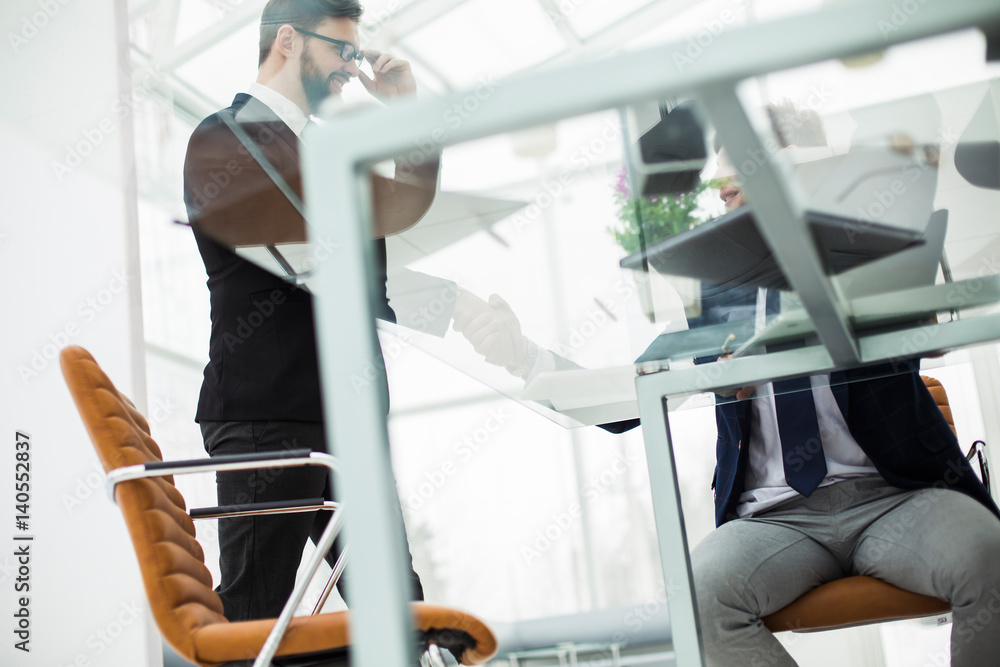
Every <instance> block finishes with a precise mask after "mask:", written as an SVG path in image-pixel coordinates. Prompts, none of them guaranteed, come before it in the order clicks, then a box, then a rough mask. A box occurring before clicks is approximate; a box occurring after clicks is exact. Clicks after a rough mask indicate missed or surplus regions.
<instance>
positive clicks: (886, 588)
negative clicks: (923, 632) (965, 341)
mask: <svg viewBox="0 0 1000 667" xmlns="http://www.w3.org/2000/svg"><path fill="white" fill-rule="evenodd" d="M921 379H923V381H924V384H926V385H927V388H928V389H929V390H930V392H931V396H933V397H934V402H935V403H937V405H938V407H939V408H940V409H941V413H942V414H943V415H944V418H945V420H947V422H948V424H949V425H950V426H951V430H952V431H954V430H955V420H954V418H953V417H952V414H951V407H950V406H949V404H948V394H947V393H945V390H944V387H943V386H942V385H941V383H940V382H938V381H937V380H935V379H934V378H931V377H927V376H923V375H922V376H921ZM980 444H981V443H977V444H976V445H974V446H973V448H972V450H970V452H969V458H970V459H971V458H972V457H973V456H974V455H976V454H978V455H979V457H980V458H979V461H980V465H981V466H982V471H983V478H984V479H983V481H984V482H985V483H986V485H987V488H989V477H988V472H987V470H988V469H987V468H986V464H985V461H984V459H983V458H982V457H983V454H982V450H981V449H980V448H979V447H978V446H979V445H980ZM950 611H951V605H950V604H948V603H947V602H945V601H944V600H939V599H938V598H935V597H930V596H927V595H920V594H919V593H911V592H910V591H905V590H903V589H902V588H897V587H896V586H893V585H892V584H887V583H886V582H884V581H882V580H880V579H876V578H874V577H861V576H858V577H845V578H844V579H837V580H836V581H831V582H829V583H826V584H823V585H822V586H818V587H816V588H814V589H812V590H811V591H809V592H808V593H806V594H805V595H803V596H801V597H800V598H798V599H797V600H795V601H794V602H792V603H791V604H790V605H788V606H787V607H785V608H784V609H780V610H778V611H776V612H775V613H773V614H771V615H770V616H765V617H764V618H763V619H762V620H763V621H764V626H765V627H766V628H767V629H768V630H770V631H771V632H782V631H785V630H791V631H793V632H817V631H820V630H834V629H837V628H848V627H852V626H856V625H867V624H869V623H881V622H885V621H900V620H903V619H907V618H921V617H923V616H936V615H941V614H947V613H948V612H950Z"/></svg>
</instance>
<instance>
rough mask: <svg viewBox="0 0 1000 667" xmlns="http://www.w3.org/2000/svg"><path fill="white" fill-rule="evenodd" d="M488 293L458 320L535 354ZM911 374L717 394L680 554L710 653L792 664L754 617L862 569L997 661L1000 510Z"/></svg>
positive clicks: (736, 196)
mask: <svg viewBox="0 0 1000 667" xmlns="http://www.w3.org/2000/svg"><path fill="white" fill-rule="evenodd" d="M769 112H770V113H771V115H772V120H773V121H775V124H776V126H777V127H779V129H782V130H784V131H783V132H782V134H783V136H782V137H781V139H782V141H783V143H785V144H791V143H797V144H798V145H811V144H806V143H804V140H805V141H811V140H810V139H809V138H804V137H802V136H801V135H802V133H803V132H813V131H815V130H818V131H819V132H821V131H822V126H821V125H819V127H818V128H817V127H816V125H817V123H819V117H818V116H817V115H816V114H815V113H812V112H797V111H796V110H794V109H792V108H789V107H773V108H771V109H769ZM788 130H800V131H799V132H798V135H799V136H798V137H796V136H794V134H795V133H794V132H793V133H791V134H792V135H793V136H791V137H789V136H787V134H788V132H787V131H788ZM720 196H721V197H722V199H723V200H724V201H725V202H726V206H727V208H728V209H729V210H733V209H735V208H737V207H739V206H741V205H743V204H744V200H743V194H742V191H741V188H740V185H739V184H738V183H737V182H735V181H731V182H730V183H729V184H727V185H726V186H725V187H723V188H722V191H721V193H720ZM739 289H743V288H739ZM753 292H756V290H753ZM715 296H716V297H718V298H715V299H714V300H713V303H715V302H718V303H725V304H730V305H731V304H732V303H736V302H738V305H739V306H741V307H744V306H746V305H747V304H749V303H753V302H754V301H755V300H756V302H757V304H758V306H759V307H760V308H761V309H767V310H772V309H773V305H774V304H772V300H773V299H772V298H769V297H772V296H773V295H768V296H767V297H765V298H764V299H763V300H760V299H758V298H757V295H756V294H752V293H750V292H747V293H745V294H744V293H735V294H730V295H728V296H725V298H722V297H723V296H724V295H722V294H716V295H715ZM744 297H745V298H744ZM490 302H491V304H490V305H491V306H494V308H495V309H496V311H497V312H496V313H495V315H494V316H493V317H489V316H486V315H481V314H480V315H477V316H476V317H470V318H468V321H464V320H460V319H458V318H457V319H456V328H461V330H462V332H463V333H464V334H465V335H466V336H467V337H469V339H470V341H471V342H472V343H473V345H474V346H475V348H476V350H477V351H479V352H480V353H482V354H484V356H486V357H487V361H490V360H491V358H490V356H489V354H490V353H491V352H494V353H495V352H496V351H497V350H501V351H504V352H506V353H507V355H504V354H501V355H500V356H501V357H504V358H505V359H506V362H505V363H506V364H507V365H508V366H509V367H518V366H519V365H521V364H522V363H523V361H524V358H525V357H529V358H530V357H537V359H538V360H541V359H542V358H543V357H544V356H545V355H542V354H539V353H538V351H537V349H536V350H534V352H533V353H532V354H528V353H527V352H524V351H525V350H530V349H531V346H532V345H533V344H532V343H530V341H527V340H526V339H523V336H522V335H521V333H520V326H519V325H517V324H516V318H512V315H511V314H510V312H509V308H508V307H506V304H504V303H503V302H502V300H499V299H497V298H496V297H491V300H490ZM744 310H746V308H744ZM750 310H751V311H752V310H753V308H751V309H750ZM717 316H722V315H720V314H719V313H714V312H713V313H712V314H711V317H713V318H714V317H717ZM743 316H745V317H749V318H751V319H752V318H753V316H754V314H753V313H752V312H748V313H743ZM512 319H513V322H514V324H509V323H510V321H511V320H512ZM709 319H711V318H709ZM711 323H715V320H712V321H705V322H703V323H702V325H705V324H711ZM508 355H509V356H508ZM550 356H551V355H550ZM496 363H503V362H496ZM535 363H536V365H537V363H539V362H535ZM917 371H918V362H917V361H916V360H897V361H895V362H892V363H886V364H882V365H878V366H873V367H868V368H861V369H853V370H848V371H843V372H837V373H833V374H830V375H819V376H814V377H811V378H801V379H798V380H791V381H785V382H778V383H773V386H772V383H768V384H766V385H763V386H761V387H744V388H742V389H740V390H739V391H738V392H733V393H732V394H731V395H729V396H723V395H718V396H717V398H716V420H717V423H718V442H717V445H716V456H717V466H716V474H715V482H714V484H713V488H714V489H715V507H716V524H717V526H718V528H717V530H715V531H714V532H713V533H711V534H710V535H709V536H708V537H707V538H705V539H704V540H703V541H702V542H701V543H700V544H698V545H697V547H696V548H695V549H694V551H693V553H692V565H693V571H694V579H695V592H696V596H697V601H698V610H699V614H700V619H701V631H702V639H703V643H704V649H705V656H706V659H707V664H708V665H711V666H730V665H750V666H756V665H769V666H775V667H781V666H790V665H795V664H796V663H795V662H794V660H793V659H792V658H791V656H790V655H789V654H788V653H787V651H785V649H784V648H783V647H782V645H781V644H780V643H779V642H778V641H777V640H776V639H775V637H774V636H773V634H772V633H771V632H770V631H769V630H767V628H765V627H764V625H763V623H762V621H761V619H762V618H763V617H765V616H767V615H769V614H771V613H773V612H776V611H778V610H779V609H781V608H783V607H785V606H787V605H788V604H789V603H791V602H792V601H794V600H795V599H797V598H798V597H800V596H801V595H802V594H804V593H806V592H807V591H809V590H811V589H813V588H815V587H817V586H819V585H821V584H824V583H827V582H829V581H833V580H835V579H839V578H843V577H847V576H851V575H859V574H860V575H868V576H873V577H876V578H878V579H881V580H883V581H886V582H888V583H890V584H893V585H895V586H898V587H900V588H903V589H905V590H908V591H913V592H916V593H922V594H925V595H931V596H934V597H938V598H941V599H943V600H947V601H948V602H950V603H951V605H952V609H953V612H954V626H953V629H952V642H951V653H952V663H951V664H952V665H954V666H956V667H958V666H961V667H971V666H978V665H992V664H996V660H997V658H996V656H998V655H1000V620H996V619H998V615H997V614H996V613H995V611H994V610H995V609H996V607H997V604H998V601H1000V571H998V569H997V568H996V567H995V566H994V565H993V562H994V561H993V559H994V558H996V556H997V554H1000V522H998V521H997V519H998V518H1000V509H998V508H997V506H996V504H994V502H993V501H992V500H991V498H990V496H989V493H988V492H987V490H986V488H985V487H984V486H983V484H982V483H981V482H980V481H979V479H978V478H977V477H976V475H975V473H974V472H973V471H972V468H971V466H970V465H969V463H968V461H967V460H966V459H965V457H964V456H963V454H962V452H961V450H960V448H959V445H958V441H957V439H956V437H955V435H954V434H953V432H952V431H951V429H950V427H949V426H948V424H947V422H946V421H945V419H944V417H943V416H942V414H941V411H940V410H939V409H938V408H937V405H936V403H935V402H934V400H933V398H932V397H931V395H930V392H929V391H928V390H927V388H926V386H925V385H924V383H923V382H922V381H921V379H920V377H919V375H918V373H917ZM633 425H634V424H633V423H622V424H618V425H606V426H616V427H620V428H628V427H631V426H633ZM991 606H992V608H991Z"/></svg>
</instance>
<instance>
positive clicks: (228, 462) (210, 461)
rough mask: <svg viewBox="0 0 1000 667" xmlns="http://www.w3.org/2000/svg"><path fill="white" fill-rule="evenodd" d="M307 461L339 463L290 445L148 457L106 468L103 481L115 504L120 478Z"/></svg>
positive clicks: (335, 465)
mask: <svg viewBox="0 0 1000 667" xmlns="http://www.w3.org/2000/svg"><path fill="white" fill-rule="evenodd" d="M310 465H312V466H325V467H327V468H329V469H330V470H331V471H333V472H337V471H338V470H339V469H340V463H339V462H338V461H337V459H335V458H334V457H333V456H331V455H329V454H326V453H324V452H314V451H312V450H310V449H290V450H285V451H281V452H258V453H256V454H229V455H223V456H213V457H212V458H204V459H188V460H184V461H151V462H149V463H143V464H138V465H133V466H124V467H121V468H115V469H114V470H111V471H109V472H108V477H107V481H106V484H107V489H108V496H109V497H110V498H111V502H113V503H116V504H117V502H116V501H115V487H116V486H117V485H119V484H121V483H122V482H127V481H129V480H133V479H144V478H148V477H165V476H167V475H190V474H194V473H200V472H226V471H229V470H253V469H256V468H294V467H297V466H310Z"/></svg>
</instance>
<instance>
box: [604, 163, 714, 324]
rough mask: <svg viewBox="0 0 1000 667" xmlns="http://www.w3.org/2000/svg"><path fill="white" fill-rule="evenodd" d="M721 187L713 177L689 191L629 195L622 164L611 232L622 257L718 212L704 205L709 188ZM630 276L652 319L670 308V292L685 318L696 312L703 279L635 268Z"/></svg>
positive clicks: (617, 182) (687, 228)
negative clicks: (649, 273) (678, 302)
mask: <svg viewBox="0 0 1000 667" xmlns="http://www.w3.org/2000/svg"><path fill="white" fill-rule="evenodd" d="M720 186H721V183H719V182H717V181H702V182H701V183H699V184H698V185H697V186H696V187H695V188H694V189H692V190H690V191H689V192H683V193H678V194H663V195H655V196H650V197H633V196H632V193H631V191H630V189H629V186H628V178H627V176H626V173H625V169H624V167H623V168H622V169H621V171H620V172H619V173H618V178H617V181H616V183H615V187H614V200H615V212H616V214H617V217H618V223H617V224H616V225H615V226H614V227H613V228H612V230H611V231H612V232H613V233H614V236H615V240H616V241H617V242H618V245H619V246H621V248H622V250H624V251H625V254H626V255H631V254H633V253H637V252H639V251H641V250H643V249H644V248H648V247H649V246H651V245H653V244H655V243H657V242H658V241H662V240H663V239H665V238H667V237H668V236H673V235H674V234H680V233H681V232H684V231H687V230H689V229H692V228H694V227H696V226H698V225H700V224H701V223H703V222H707V221H708V220H710V219H712V218H714V217H715V216H716V215H717V212H713V211H710V210H709V208H708V207H707V206H706V204H707V201H708V199H709V198H710V197H712V194H711V193H710V191H717V190H718V189H719V188H720ZM716 198H717V195H716ZM633 278H634V279H635V282H636V284H637V287H638V289H637V290H636V291H637V292H638V294H639V298H640V301H641V303H642V307H643V312H644V313H645V314H646V317H648V318H649V320H650V321H651V322H654V321H657V320H658V319H662V316H663V313H664V312H665V311H667V310H669V308H670V305H671V304H670V302H671V301H675V299H673V298H671V297H672V296H673V295H672V294H671V292H676V294H677V296H678V297H680V301H681V303H682V304H683V305H684V310H685V312H686V314H687V315H688V316H689V317H691V316H696V315H698V314H699V313H700V310H701V308H700V296H701V289H700V287H701V283H700V282H699V281H698V280H695V279H693V278H685V277H682V276H665V275H662V274H659V273H655V272H654V273H653V274H652V275H646V273H645V272H643V271H636V272H635V273H634V275H633ZM665 286H666V288H665ZM671 288H672V289H671ZM658 315H659V316H660V317H658Z"/></svg>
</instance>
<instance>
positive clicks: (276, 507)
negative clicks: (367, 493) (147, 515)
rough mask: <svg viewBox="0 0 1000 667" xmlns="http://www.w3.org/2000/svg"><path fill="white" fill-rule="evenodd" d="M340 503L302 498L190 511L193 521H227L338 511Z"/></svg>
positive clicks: (201, 508)
mask: <svg viewBox="0 0 1000 667" xmlns="http://www.w3.org/2000/svg"><path fill="white" fill-rule="evenodd" d="M339 507H340V504H339V503H335V502H333V501H332V500H324V499H323V498H302V499H298V500H275V501H271V502H266V503H244V504H241V505H221V506H219V507H196V508H194V509H191V510H189V511H188V514H189V515H190V516H191V518H192V519H226V518H229V517H234V516H256V515H263V514H294V513H296V512H313V511H315V510H329V511H331V512H332V511H336V510H337V509H338V508H339Z"/></svg>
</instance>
